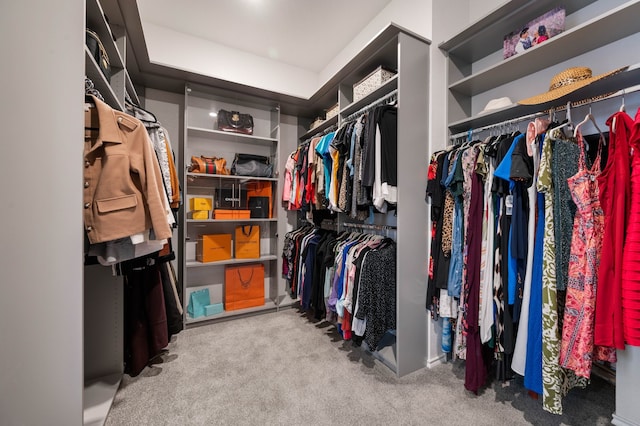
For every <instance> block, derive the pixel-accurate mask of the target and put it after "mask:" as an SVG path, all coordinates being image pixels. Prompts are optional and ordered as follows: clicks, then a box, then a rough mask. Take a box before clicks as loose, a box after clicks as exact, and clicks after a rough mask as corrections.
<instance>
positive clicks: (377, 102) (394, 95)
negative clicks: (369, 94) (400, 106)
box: [344, 89, 398, 121]
mask: <svg viewBox="0 0 640 426" xmlns="http://www.w3.org/2000/svg"><path fill="white" fill-rule="evenodd" d="M397 98H398V89H395V90H392V91H391V92H389V93H387V94H386V95H384V96H383V97H381V98H378V99H376V100H375V101H373V102H371V103H370V104H369V105H367V106H365V107H362V108H360V109H359V110H358V111H356V112H353V113H351V114H349V115H348V116H347V117H346V118H345V119H344V121H351V120H353V119H354V118H356V117H358V116H360V115H362V114H364V113H365V112H367V111H368V110H370V109H372V108H374V107H376V106H378V105H381V104H384V103H387V102H385V101H387V100H389V99H394V100H395V99H397Z"/></svg>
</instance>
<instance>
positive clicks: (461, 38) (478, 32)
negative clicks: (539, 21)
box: [438, 0, 596, 63]
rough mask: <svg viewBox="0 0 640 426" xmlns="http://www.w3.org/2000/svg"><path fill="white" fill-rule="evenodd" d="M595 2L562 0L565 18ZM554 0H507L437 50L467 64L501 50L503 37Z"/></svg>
mask: <svg viewBox="0 0 640 426" xmlns="http://www.w3.org/2000/svg"><path fill="white" fill-rule="evenodd" d="M594 1H596V0H565V1H563V2H562V6H564V8H565V11H566V13H567V15H570V14H571V13H573V12H575V11H576V10H578V9H580V8H583V7H585V6H588V5H589V4H591V3H593V2H594ZM558 3H559V2H558V1H557V0H511V1H509V2H506V3H505V4H504V5H503V6H500V7H498V8H497V9H494V10H493V11H491V12H489V13H488V14H487V15H486V16H485V17H483V18H480V19H479V20H477V21H476V22H474V23H472V24H471V25H469V26H468V27H467V28H465V29H464V30H462V31H461V32H459V33H458V34H456V35H455V36H454V37H452V38H450V39H449V40H447V41H445V42H443V43H441V44H440V45H439V46H438V47H439V48H440V49H442V50H444V51H446V52H448V54H449V55H451V56H455V57H456V58H459V59H460V60H462V61H465V62H468V63H471V62H475V61H477V60H478V59H481V58H484V57H485V56H488V55H489V54H491V53H494V52H496V51H498V50H500V49H502V45H503V39H504V36H505V35H507V34H509V33H510V32H512V31H514V30H515V29H516V28H518V26H519V25H524V24H526V23H527V22H529V21H531V20H532V19H535V18H537V17H538V16H541V15H542V14H544V13H545V12H548V11H549V10H551V9H553V8H554V7H557V6H559V4H558Z"/></svg>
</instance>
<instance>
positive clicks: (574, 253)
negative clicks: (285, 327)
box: [426, 101, 640, 414]
mask: <svg viewBox="0 0 640 426" xmlns="http://www.w3.org/2000/svg"><path fill="white" fill-rule="evenodd" d="M623 105H624V101H623ZM569 112H570V106H568V108H567V116H568V118H569V120H565V122H563V123H557V122H554V120H552V119H551V117H549V118H545V117H542V116H540V115H539V114H538V115H537V117H536V118H535V119H533V118H531V120H530V121H529V123H528V125H527V128H526V132H525V133H520V131H515V132H509V133H503V134H499V135H496V134H492V135H490V136H489V137H487V138H486V139H483V140H467V141H465V142H464V143H459V144H455V145H453V146H450V147H449V148H448V149H447V150H443V151H439V152H435V153H433V154H432V155H431V158H430V165H429V169H428V184H427V189H426V197H427V201H428V202H429V203H430V214H431V221H432V229H431V250H430V257H429V275H428V289H427V300H426V306H427V309H428V310H430V311H431V315H432V317H433V318H436V319H437V318H439V317H442V318H444V322H443V325H444V331H443V341H442V347H443V351H445V352H449V353H451V355H452V356H453V357H454V358H459V359H464V360H466V362H465V383H464V385H465V388H466V389H468V390H470V391H472V392H476V393H477V391H478V390H479V389H480V388H481V387H482V386H483V385H485V384H486V381H487V378H488V376H489V374H490V371H492V370H493V371H495V374H496V378H497V379H499V380H509V379H511V378H513V377H514V373H517V374H518V375H520V376H523V377H524V386H525V387H526V388H527V389H529V390H530V391H533V392H535V393H537V394H540V395H543V401H542V403H543V408H544V409H545V410H546V411H549V412H551V413H555V414H561V413H562V398H563V396H565V395H566V394H567V393H568V392H569V390H570V389H572V388H574V387H585V386H586V385H587V384H588V382H589V379H590V376H591V371H592V365H593V363H594V362H597V363H604V364H605V365H610V366H615V364H614V363H615V361H616V349H624V347H625V343H626V344H629V345H639V344H640V339H639V338H640V278H638V277H640V274H639V272H640V267H638V266H637V265H639V264H640V263H638V254H637V253H640V225H638V224H639V223H640V219H639V218H640V151H639V150H638V145H640V110H639V112H638V113H637V114H636V116H635V118H631V117H630V116H629V115H628V114H627V113H626V112H625V111H624V108H622V107H621V108H620V110H619V111H617V112H615V113H613V114H611V112H609V114H611V115H610V116H609V117H608V119H607V120H606V125H607V126H608V127H609V132H608V134H603V133H602V132H601V131H600V129H599V127H598V125H597V123H596V120H595V118H594V116H593V115H592V114H591V109H590V110H589V113H588V114H587V115H586V117H585V119H584V120H583V121H582V122H580V123H577V124H574V123H572V122H571V120H570V113H569ZM554 115H555V114H554ZM516 122H517V121H516ZM588 122H590V123H591V124H592V125H593V127H594V128H595V129H596V130H597V133H596V134H595V135H590V136H585V135H583V134H582V131H581V129H582V128H583V127H584V125H585V124H586V123H588Z"/></svg>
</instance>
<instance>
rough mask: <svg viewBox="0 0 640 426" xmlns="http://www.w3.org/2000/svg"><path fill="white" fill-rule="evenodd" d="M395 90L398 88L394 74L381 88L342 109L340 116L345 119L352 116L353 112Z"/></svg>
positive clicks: (396, 77)
mask: <svg viewBox="0 0 640 426" xmlns="http://www.w3.org/2000/svg"><path fill="white" fill-rule="evenodd" d="M397 88H398V75H397V74H396V75H394V76H393V77H391V78H390V79H389V80H387V81H385V82H384V84H383V85H382V86H380V87H378V88H377V89H376V90H374V91H373V92H371V93H369V94H368V95H367V96H365V97H364V98H362V99H359V100H358V101H356V102H353V103H351V104H349V105H347V106H346V107H344V108H343V109H342V110H341V111H340V115H342V117H347V116H349V115H350V114H353V113H354V112H356V111H358V110H359V109H361V108H364V107H365V106H367V105H368V104H370V103H371V102H373V101H375V100H376V99H379V98H381V97H383V96H384V95H386V94H388V93H391V92H392V91H394V90H396V89H397Z"/></svg>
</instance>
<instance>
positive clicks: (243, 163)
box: [231, 154, 273, 177]
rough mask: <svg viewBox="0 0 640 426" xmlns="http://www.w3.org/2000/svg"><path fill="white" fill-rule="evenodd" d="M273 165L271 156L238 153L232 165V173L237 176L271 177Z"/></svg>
mask: <svg viewBox="0 0 640 426" xmlns="http://www.w3.org/2000/svg"><path fill="white" fill-rule="evenodd" d="M272 173H273V165H271V164H270V163H269V157H264V156H262V155H253V154H236V157H235V158H234V160H233V164H232V165H231V174H232V175H236V176H253V177H271V174H272Z"/></svg>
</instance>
